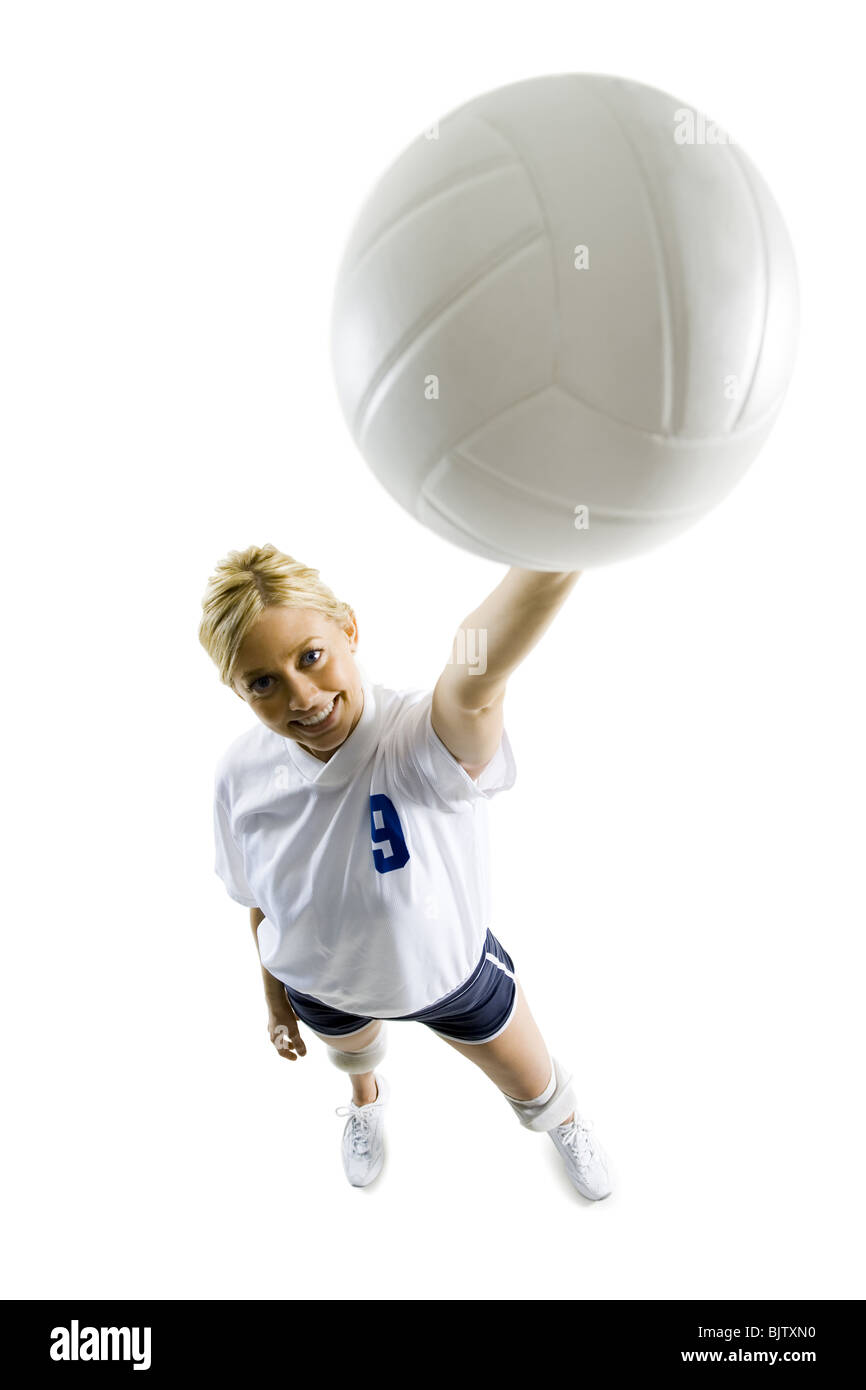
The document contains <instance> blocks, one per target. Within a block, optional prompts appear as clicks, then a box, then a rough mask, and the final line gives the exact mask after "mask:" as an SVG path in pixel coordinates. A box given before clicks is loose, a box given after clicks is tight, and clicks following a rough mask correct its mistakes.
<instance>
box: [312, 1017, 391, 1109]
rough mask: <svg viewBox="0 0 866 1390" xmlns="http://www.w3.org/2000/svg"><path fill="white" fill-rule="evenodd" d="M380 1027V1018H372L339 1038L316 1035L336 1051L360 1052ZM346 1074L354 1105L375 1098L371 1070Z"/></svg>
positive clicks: (375, 1091)
mask: <svg viewBox="0 0 866 1390" xmlns="http://www.w3.org/2000/svg"><path fill="white" fill-rule="evenodd" d="M381 1027H382V1020H381V1019H380V1018H373V1019H371V1020H370V1022H369V1023H367V1024H365V1025H364V1027H363V1028H360V1029H359V1030H358V1032H357V1033H344V1034H343V1036H342V1037H341V1038H328V1037H325V1035H324V1033H316V1037H317V1038H321V1040H322V1042H323V1043H327V1044H328V1046H329V1047H335V1048H336V1049H337V1051H338V1052H362V1051H363V1050H364V1048H365V1047H369V1046H370V1043H371V1042H375V1040H376V1038H377V1037H378V1036H379V1029H380V1028H381ZM314 1031H315V1030H314ZM347 1075H348V1076H349V1079H350V1081H351V1082H352V1099H353V1101H354V1102H355V1104H356V1105H369V1104H370V1102H371V1101H372V1100H375V1099H376V1097H377V1095H378V1094H379V1088H378V1086H377V1085H376V1078H375V1076H374V1074H373V1072H371V1071H364V1072H359V1073H357V1074H354V1073H347Z"/></svg>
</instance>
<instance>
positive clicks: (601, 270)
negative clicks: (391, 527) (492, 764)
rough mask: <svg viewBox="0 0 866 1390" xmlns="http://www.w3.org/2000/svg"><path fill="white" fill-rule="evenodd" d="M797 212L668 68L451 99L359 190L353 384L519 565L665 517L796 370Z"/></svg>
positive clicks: (418, 478)
mask: <svg viewBox="0 0 866 1390" xmlns="http://www.w3.org/2000/svg"><path fill="white" fill-rule="evenodd" d="M798 317H799V314H798V290H797V270H796V263H795V259H794V253H793V249H792V246H791V242H790V239H789V236H788V233H787V230H786V228H785V225H784V222H783V220H782V216H781V213H780V211H779V209H778V207H777V205H776V203H775V201H774V199H773V197H772V195H771V193H770V191H769V189H768V187H767V185H766V183H765V182H764V180H763V178H762V177H761V175H760V173H759V172H758V170H757V169H756V168H755V166H754V164H752V162H751V161H750V160H749V159H748V157H747V156H746V155H745V154H744V153H743V151H742V149H741V148H739V146H738V145H737V144H736V143H735V142H734V141H733V140H732V139H731V138H730V137H728V136H727V134H726V132H724V131H721V130H720V129H719V128H718V127H716V126H714V125H713V123H712V122H711V121H710V120H709V119H708V118H707V117H706V116H704V115H703V114H702V113H701V112H697V111H695V110H694V109H693V108H690V107H689V106H688V105H687V104H686V103H685V102H682V101H680V100H678V99H677V98H675V97H673V96H670V95H668V93H666V92H661V91H658V90H657V89H656V88H653V87H648V86H645V85H644V84H642V83H639V82H634V81H631V80H627V79H625V78H621V77H613V76H606V75H603V74H596V73H558V74H555V75H552V76H543V77H534V78H530V79H527V80H526V81H522V82H517V83H514V84H512V85H509V86H506V87H500V88H498V89H496V90H495V91H491V92H488V93H486V94H484V95H482V96H480V97H478V98H476V99H475V100H473V101H470V102H467V103H466V104H465V105H463V106H460V107H458V108H457V109H456V110H455V111H453V112H451V113H450V114H449V115H448V116H446V117H444V118H443V119H442V120H440V121H439V122H438V124H437V126H435V127H433V128H432V129H431V130H429V131H425V132H424V133H422V134H421V135H420V136H419V137H418V138H417V139H416V140H415V141H414V142H413V143H412V144H410V145H409V146H408V147H407V148H406V149H404V151H403V153H402V154H400V156H399V157H398V158H397V159H396V160H395V162H394V163H393V164H392V165H391V167H390V168H389V169H388V170H387V171H386V172H385V174H384V175H383V176H382V177H381V179H380V180H379V182H378V183H377V184H376V186H375V187H374V188H373V190H372V192H371V193H370V195H369V197H368V198H367V200H366V202H365V203H364V205H363V207H362V209H361V211H360V214H359V216H358V218H357V221H356V223H355V225H354V228H353V229H352V231H351V235H350V236H349V238H348V242H347V244H346V247H345V251H344V255H343V259H342V263H341V265H340V268H339V272H338V275H337V280H336V286H335V292H334V301H333V307H332V317H331V356H332V365H333V370H334V377H335V382H336V388H337V395H338V399H339V402H340V407H341V409H342V412H343V414H344V417H345V419H346V422H347V424H348V427H349V429H350V432H351V434H352V437H353V439H354V440H355V442H356V444H357V446H358V448H359V450H360V452H361V453H362V455H363V457H364V458H365V459H366V461H367V463H368V464H369V466H370V468H371V469H372V470H373V472H374V473H375V475H376V477H377V478H378V479H379V481H380V482H381V483H382V484H383V486H384V487H385V488H387V490H388V492H389V493H390V494H391V495H392V496H393V497H394V498H395V499H396V501H397V502H398V503H400V505H401V506H403V507H404V508H405V509H406V510H407V511H408V512H410V513H411V514H412V516H414V517H416V518H417V519H418V520H419V521H420V522H422V523H423V524H424V525H425V526H427V527H429V528H430V529H431V530H433V531H435V532H436V533H437V534H438V535H440V536H442V537H444V538H445V539H446V540H448V541H451V542H453V543H454V544H456V545H459V546H461V547H463V548H464V549H466V550H469V551H471V552H472V553H473V554H476V555H480V556H483V557H486V558H488V559H491V560H498V561H503V562H505V563H507V564H513V565H518V566H520V567H522V568H526V569H536V570H566V569H584V568H589V567H591V566H594V565H602V564H607V563H611V562H616V561H620V560H624V559H627V558H629V557H631V556H634V555H637V554H639V553H640V552H642V551H645V550H648V549H649V548H650V547H652V546H657V545H659V544H661V543H662V542H664V541H667V540H669V539H671V538H672V537H674V536H676V535H678V534H679V533H680V532H682V531H684V530H685V529H686V528H687V527H689V526H691V525H692V524H693V523H694V522H696V521H698V520H699V518H700V517H701V516H703V515H704V514H705V513H706V512H708V511H709V510H710V509H711V508H712V507H714V506H715V505H716V504H717V503H718V502H720V501H721V500H722V498H724V497H725V496H726V495H727V494H728V493H729V492H730V491H731V489H732V488H733V487H734V486H735V485H736V483H737V482H738V481H739V479H740V478H741V477H742V476H743V474H744V473H745V471H746V469H747V468H748V466H749V464H750V463H751V461H752V459H754V457H755V455H756V454H757V453H758V451H759V449H760V448H761V446H762V444H763V442H764V440H765V439H766V438H767V435H768V434H769V432H770V429H771V428H772V425H773V422H774V420H775V419H776V416H777V414H778V412H779V409H780V406H781V404H782V400H783V398H784V395H785V392H786V390H787V387H788V383H789V380H790V376H791V372H792V369H793V363H794V357H795V351H796V340H797V331H798Z"/></svg>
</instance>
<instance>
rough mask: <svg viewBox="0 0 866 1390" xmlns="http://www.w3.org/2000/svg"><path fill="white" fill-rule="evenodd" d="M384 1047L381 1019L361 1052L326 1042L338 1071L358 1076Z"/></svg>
mask: <svg viewBox="0 0 866 1390" xmlns="http://www.w3.org/2000/svg"><path fill="white" fill-rule="evenodd" d="M386 1048H387V1040H386V1037H385V1023H384V1020H383V1021H382V1023H381V1024H380V1025H379V1031H378V1033H377V1034H376V1036H375V1038H374V1039H373V1041H372V1042H371V1043H370V1044H369V1045H368V1046H367V1047H365V1048H364V1049H363V1050H362V1051H361V1052H340V1051H338V1049H337V1048H336V1047H331V1045H330V1044H328V1056H329V1057H330V1059H331V1061H332V1062H333V1063H334V1066H335V1067H337V1069H338V1070H339V1071H347V1072H349V1073H350V1074H354V1075H356V1076H359V1075H360V1074H361V1073H362V1072H365V1071H373V1070H375V1068H376V1067H378V1065H379V1063H380V1062H381V1061H382V1058H383V1057H384V1056H385V1051H386ZM566 1114H568V1111H566Z"/></svg>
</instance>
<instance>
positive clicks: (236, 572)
mask: <svg viewBox="0 0 866 1390" xmlns="http://www.w3.org/2000/svg"><path fill="white" fill-rule="evenodd" d="M280 605H283V606H285V607H287V608H315V609H317V610H318V612H320V613H323V614H324V615H325V616H326V617H328V618H331V619H333V621H334V622H335V623H337V625H338V626H339V627H341V628H345V627H346V626H347V624H348V623H350V622H354V621H355V613H354V609H352V608H351V607H350V605H349V604H348V603H342V602H341V601H340V600H339V599H338V598H337V597H336V596H335V595H334V594H333V593H332V591H331V590H330V589H329V588H328V586H327V584H323V583H322V581H321V579H320V578H319V571H318V570H315V569H310V567H309V566H308V565H304V564H302V563H301V561H300V560H295V559H293V558H292V556H291V555H284V554H283V552H282V551H281V550H277V548H276V546H274V545H251V546H248V547H247V549H246V550H231V551H229V553H228V555H226V557H225V558H224V559H223V560H221V561H220V563H219V564H218V565H217V567H216V569H215V570H214V572H213V574H212V575H211V577H210V579H209V580H208V582H207V588H206V590H205V593H204V597H203V598H202V603H201V606H202V609H203V613H202V619H201V623H200V624H199V629H198V640H199V641H200V642H201V644H202V646H203V647H204V649H205V651H206V652H207V654H208V656H209V657H210V658H211V659H212V661H214V663H215V664H216V666H217V669H218V670H219V674H220V680H221V681H222V682H223V684H224V685H228V686H231V673H232V668H233V666H234V664H235V661H236V660H237V655H238V652H239V650H240V648H241V645H242V643H243V640H244V638H245V637H246V635H247V633H248V632H249V630H250V628H251V627H252V626H253V624H254V623H256V622H257V621H258V619H259V618H260V617H261V615H262V613H263V612H264V610H265V609H266V608H274V607H278V606H280Z"/></svg>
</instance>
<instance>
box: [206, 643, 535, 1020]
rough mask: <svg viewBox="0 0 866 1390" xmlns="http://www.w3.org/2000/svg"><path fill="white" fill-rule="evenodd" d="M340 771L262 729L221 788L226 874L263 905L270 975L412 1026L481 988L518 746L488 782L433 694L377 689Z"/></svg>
mask: <svg viewBox="0 0 866 1390" xmlns="http://www.w3.org/2000/svg"><path fill="white" fill-rule="evenodd" d="M358 670H359V674H360V677H361V684H362V687H363V690H364V708H363V711H362V713H361V717H360V719H359V720H358V723H357V724H356V725H355V728H354V729H353V731H352V733H351V734H350V735H349V737H348V739H346V740H345V742H343V743H342V744H341V745H340V747H339V748H338V749H337V751H336V752H335V753H334V754H333V756H332V757H331V758H330V759H329V761H328V762H322V761H321V760H320V759H318V758H314V757H313V756H312V754H311V753H307V752H305V750H304V749H303V748H301V747H300V745H299V744H298V743H296V742H295V741H294V740H293V739H290V738H285V737H283V736H282V735H280V734H277V733H274V731H273V730H272V729H268V728H267V727H266V725H264V724H262V723H260V722H257V724H256V726H255V727H254V728H252V729H250V730H249V731H248V732H247V733H244V734H241V735H240V737H239V738H237V739H235V741H234V742H233V743H232V744H231V745H230V746H229V747H228V749H227V750H226V752H225V753H224V754H223V756H222V758H221V759H220V760H219V763H218V764H217V770H216V777H215V782H214V831H215V837H216V865H215V867H216V872H217V873H218V874H219V876H220V878H221V879H222V881H223V883H224V884H225V886H226V889H227V890H228V893H229V895H230V896H231V897H232V898H234V900H235V901H236V902H239V903H243V904H244V905H245V906H247V907H258V908H259V909H260V910H261V911H262V912H263V913H264V914H265V918H264V921H262V922H261V923H260V924H259V928H258V942H259V952H260V955H261V960H262V964H263V965H264V966H265V968H266V969H267V970H268V971H269V972H270V974H271V975H274V976H275V977H276V978H277V979H278V980H282V981H283V983H284V984H287V985H288V986H289V987H290V988H291V989H296V990H298V991H299V992H300V993H302V994H312V995H314V996H315V997H316V998H317V999H320V1000H322V1002H323V1003H325V1004H328V1005H330V1007H331V1008H335V1009H341V1010H343V1011H344V1012H346V1013H354V1014H363V1015H366V1016H369V1017H376V1018H398V1017H400V1016H402V1015H403V1014H410V1013H415V1012H416V1011H417V1010H418V1009H424V1008H427V1006H428V1005H430V1004H434V1003H436V1002H437V1001H438V1000H439V999H441V998H443V996H444V995H446V994H450V993H451V991H452V990H455V989H457V988H458V987H459V986H460V985H462V984H463V983H464V981H465V980H467V979H468V978H469V976H470V975H471V974H472V971H473V970H474V968H475V966H476V965H477V964H478V961H479V959H480V957H481V955H482V953H483V950H484V943H485V939H486V934H487V928H488V927H489V926H490V925H491V923H490V884H489V871H490V865H489V844H488V820H487V802H488V800H489V799H490V797H491V796H495V794H496V793H497V792H500V791H506V790H507V789H508V788H510V787H512V786H513V785H514V781H515V777H516V775H517V769H516V766H515V763H514V756H513V753H512V749H511V744H510V743H509V740H508V735H507V734H506V733H505V731H504V730H503V733H502V738H501V740H500V743H499V747H498V748H497V750H496V753H495V754H494V756H493V758H492V760H491V761H490V762H489V763H488V764H487V766H486V767H485V768H484V771H483V772H482V773H481V775H480V776H479V777H478V778H477V779H476V780H475V781H473V779H472V778H471V777H470V776H469V773H468V772H467V771H466V770H465V768H463V767H461V766H460V764H459V763H458V762H457V760H456V758H454V757H453V756H452V754H451V753H449V751H448V749H447V748H446V747H445V745H444V743H442V741H441V739H439V738H438V736H437V735H436V733H435V732H434V730H433V725H432V722H431V709H432V703H433V692H432V690H428V691H423V690H410V691H396V690H390V689H387V688H386V687H384V686H382V685H378V684H374V683H372V682H370V680H369V679H368V678H367V676H366V675H365V674H364V672H363V669H362V668H361V666H360V663H359V664H358Z"/></svg>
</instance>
